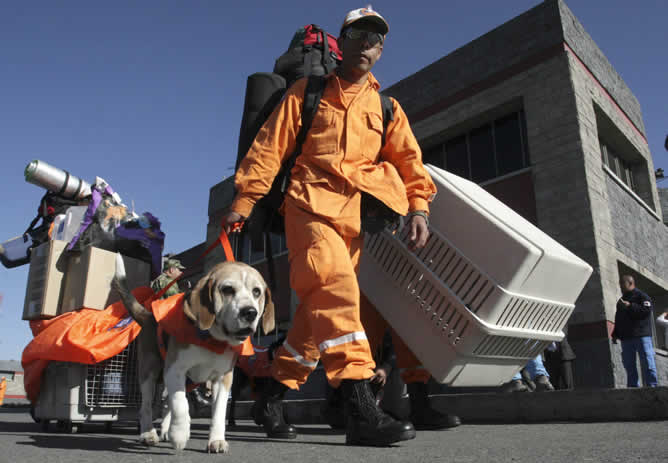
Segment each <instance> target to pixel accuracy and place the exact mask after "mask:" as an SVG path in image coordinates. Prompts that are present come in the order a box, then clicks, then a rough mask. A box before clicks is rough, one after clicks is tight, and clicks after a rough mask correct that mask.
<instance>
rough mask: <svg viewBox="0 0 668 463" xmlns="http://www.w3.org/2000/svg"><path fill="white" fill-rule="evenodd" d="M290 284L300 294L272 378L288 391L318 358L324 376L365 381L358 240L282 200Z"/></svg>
mask: <svg viewBox="0 0 668 463" xmlns="http://www.w3.org/2000/svg"><path fill="white" fill-rule="evenodd" d="M285 234H286V239H287V244H288V249H289V255H288V256H289V260H290V285H291V286H292V288H293V289H294V290H295V292H296V293H297V296H298V297H299V306H298V307H297V311H296V312H295V316H294V318H293V321H292V326H291V327H290V331H288V335H287V338H286V340H285V343H284V344H283V346H281V347H280V348H279V349H277V350H276V353H275V355H274V362H273V365H272V374H273V376H274V378H275V379H276V380H278V381H280V382H281V383H283V384H285V385H286V386H288V387H290V388H292V389H298V388H299V386H300V385H302V384H304V382H306V379H307V377H308V375H309V374H310V373H311V371H313V369H314V368H315V366H316V365H317V362H318V360H319V359H320V360H322V363H323V366H324V368H325V372H326V374H327V379H328V380H329V382H330V384H331V385H332V386H333V387H338V385H339V384H340V382H341V380H343V379H366V378H370V377H371V376H373V369H374V367H375V364H374V361H373V357H372V355H371V349H370V347H369V342H368V341H367V336H366V334H365V333H364V329H363V327H362V322H361V321H360V313H359V286H358V284H357V275H356V273H355V269H356V267H357V265H358V262H359V253H360V243H361V240H359V239H352V238H346V237H342V236H341V235H340V234H339V233H338V232H337V231H336V229H335V228H334V227H333V226H332V225H331V224H330V223H328V222H327V221H324V220H321V219H319V218H318V217H317V216H315V215H313V214H309V213H307V212H305V211H303V210H301V209H298V208H297V207H295V206H293V205H291V204H290V203H289V201H288V202H286V207H285Z"/></svg>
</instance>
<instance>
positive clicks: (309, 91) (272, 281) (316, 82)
mask: <svg viewBox="0 0 668 463" xmlns="http://www.w3.org/2000/svg"><path fill="white" fill-rule="evenodd" d="M326 85H327V77H326V76H313V75H311V76H309V77H308V81H307V83H306V89H305V90H304V103H303V105H302V126H301V128H300V129H299V133H297V139H296V141H295V150H294V151H293V152H292V154H291V155H290V157H289V158H288V159H287V160H286V161H285V164H283V167H282V169H284V172H285V175H284V176H283V182H282V183H281V193H285V192H286V190H287V189H288V185H289V184H290V174H291V172H292V168H293V167H294V166H295V162H297V156H299V155H300V154H301V152H302V145H303V144H304V140H306V134H307V133H308V131H309V130H310V129H311V124H312V123H313V118H314V117H315V114H316V113H317V112H318V106H319V105H320V100H321V99H322V94H323V93H324V92H325V86H326ZM271 220H273V218H272V219H270V225H269V229H271ZM264 243H265V244H264V251H265V254H264V255H265V258H266V259H267V268H268V271H269V287H270V288H271V290H272V291H273V290H275V289H276V263H275V262H274V250H273V248H272V245H271V235H270V233H269V232H268V231H265V232H264ZM265 334H266V333H265Z"/></svg>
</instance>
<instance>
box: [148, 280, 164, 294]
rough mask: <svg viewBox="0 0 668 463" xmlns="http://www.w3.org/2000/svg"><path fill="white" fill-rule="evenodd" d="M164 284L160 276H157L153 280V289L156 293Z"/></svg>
mask: <svg viewBox="0 0 668 463" xmlns="http://www.w3.org/2000/svg"><path fill="white" fill-rule="evenodd" d="M162 286H163V285H162V281H161V279H160V277H158V278H156V279H155V280H153V281H152V282H151V289H152V290H153V292H154V293H157V292H158V291H160V290H161V289H162Z"/></svg>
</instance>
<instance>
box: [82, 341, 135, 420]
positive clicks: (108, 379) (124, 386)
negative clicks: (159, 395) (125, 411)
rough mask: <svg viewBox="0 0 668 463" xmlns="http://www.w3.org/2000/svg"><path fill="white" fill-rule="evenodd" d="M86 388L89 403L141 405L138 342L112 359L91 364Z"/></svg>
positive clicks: (126, 405) (110, 405)
mask: <svg viewBox="0 0 668 463" xmlns="http://www.w3.org/2000/svg"><path fill="white" fill-rule="evenodd" d="M85 390H86V406H88V407H139V406H140V405H141V391H140V390H139V381H138V379H137V348H136V346H135V343H131V344H130V345H128V347H126V348H125V349H124V350H123V351H122V352H121V353H119V354H118V355H115V356H114V357H112V358H110V359H108V360H105V361H103V362H100V363H96V364H94V365H88V368H87V371H86V383H85Z"/></svg>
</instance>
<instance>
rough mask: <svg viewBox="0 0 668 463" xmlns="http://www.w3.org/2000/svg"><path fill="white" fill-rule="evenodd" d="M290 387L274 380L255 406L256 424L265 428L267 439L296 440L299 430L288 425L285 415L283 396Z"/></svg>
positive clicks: (253, 410) (254, 417) (254, 416)
mask: <svg viewBox="0 0 668 463" xmlns="http://www.w3.org/2000/svg"><path fill="white" fill-rule="evenodd" d="M287 390H288V387H287V386H285V385H284V384H282V383H279V382H278V381H276V380H275V379H272V380H271V381H270V382H269V384H268V385H267V386H266V387H265V388H264V390H263V391H262V396H261V397H260V398H259V399H258V400H257V401H256V402H255V403H254V404H253V409H252V414H253V419H254V420H255V422H256V423H257V424H259V425H261V426H263V427H264V430H265V432H266V433H267V437H271V438H274V439H295V438H296V437H297V429H295V427H294V426H292V425H291V424H288V423H286V421H285V416H284V415H283V395H284V394H285V392H286V391H287Z"/></svg>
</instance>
